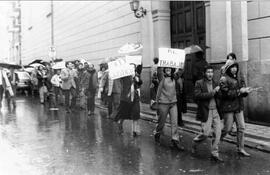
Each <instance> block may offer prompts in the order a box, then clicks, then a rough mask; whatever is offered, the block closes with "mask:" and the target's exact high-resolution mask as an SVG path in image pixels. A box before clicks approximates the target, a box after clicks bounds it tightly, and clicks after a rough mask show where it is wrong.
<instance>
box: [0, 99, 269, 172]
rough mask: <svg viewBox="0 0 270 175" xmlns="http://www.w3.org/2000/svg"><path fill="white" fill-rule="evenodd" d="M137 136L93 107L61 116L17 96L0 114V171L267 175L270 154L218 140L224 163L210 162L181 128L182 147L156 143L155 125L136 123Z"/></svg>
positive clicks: (204, 148)
mask: <svg viewBox="0 0 270 175" xmlns="http://www.w3.org/2000/svg"><path fill="white" fill-rule="evenodd" d="M141 129H142V134H141V136H139V137H137V138H133V136H132V134H131V132H130V130H131V125H130V122H126V123H125V125H124V134H123V135H119V134H118V130H117V125H116V124H115V123H114V122H113V121H112V120H110V119H107V114H106V111H103V110H99V109H96V115H95V116H91V117H88V116H87V113H86V112H85V111H82V110H81V111H79V110H78V111H77V112H73V113H71V114H66V113H65V111H63V109H60V110H59V111H49V109H48V106H47V105H41V104H39V102H38V100H37V99H32V98H30V97H20V98H18V99H17V108H16V109H15V110H14V109H8V108H7V107H6V105H3V107H2V109H1V113H0V136H1V137H0V150H1V156H0V175H10V174H11V175H12V174H16V175H17V174H18V175H21V174H27V175H30V174H33V175H39V174H42V175H43V174H45V175H47V174H48V175H51V174H52V175H53V174H59V175H63V174H65V175H73V174H74V175H137V174H146V175H174V174H213V175H216V174H222V175H225V174H229V175H233V174H235V175H236V174H237V175H241V174H242V175H247V174H251V175H259V174H270V156H269V155H270V154H269V153H264V152H260V151H257V150H252V149H248V148H247V151H248V152H250V153H251V155H252V157H251V158H239V157H238V156H237V154H236V148H235V145H233V144H231V143H227V142H222V143H221V146H220V150H221V151H220V152H221V157H222V158H223V159H224V160H225V163H220V164H217V163H214V162H211V161H210V160H209V156H210V151H209V148H208V147H209V145H210V142H209V141H208V142H206V143H204V144H202V145H201V146H199V147H198V152H197V153H196V154H195V155H192V154H191V151H190V144H191V139H192V137H194V134H191V133H187V132H182V135H183V145H184V147H185V151H183V152H178V151H177V150H172V149H170V147H169V146H170V144H169V138H168V137H162V139H161V142H162V144H161V146H159V145H156V144H155V143H154V140H153V135H152V131H153V129H154V124H153V123H151V122H147V121H142V122H141Z"/></svg>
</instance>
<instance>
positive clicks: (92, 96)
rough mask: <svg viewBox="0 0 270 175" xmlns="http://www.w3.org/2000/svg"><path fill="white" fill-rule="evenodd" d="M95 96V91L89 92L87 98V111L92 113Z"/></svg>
mask: <svg viewBox="0 0 270 175" xmlns="http://www.w3.org/2000/svg"><path fill="white" fill-rule="evenodd" d="M95 95H96V91H90V92H89V95H88V97H87V109H88V111H90V112H92V113H94V112H95Z"/></svg>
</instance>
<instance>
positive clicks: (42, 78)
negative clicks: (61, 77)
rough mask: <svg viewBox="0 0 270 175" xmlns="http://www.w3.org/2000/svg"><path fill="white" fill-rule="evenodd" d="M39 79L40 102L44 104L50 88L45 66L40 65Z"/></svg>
mask: <svg viewBox="0 0 270 175" xmlns="http://www.w3.org/2000/svg"><path fill="white" fill-rule="evenodd" d="M37 79H38V89H39V98H40V103H41V104H44V102H45V100H46V99H47V93H48V89H47V86H46V81H47V75H46V70H45V68H43V66H39V67H38V71H37Z"/></svg>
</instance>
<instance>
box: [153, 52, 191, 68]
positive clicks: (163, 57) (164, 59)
mask: <svg viewBox="0 0 270 175" xmlns="http://www.w3.org/2000/svg"><path fill="white" fill-rule="evenodd" d="M185 56H186V54H185V50H182V49H171V48H159V62H158V66H159V67H172V68H183V67H184V62H185Z"/></svg>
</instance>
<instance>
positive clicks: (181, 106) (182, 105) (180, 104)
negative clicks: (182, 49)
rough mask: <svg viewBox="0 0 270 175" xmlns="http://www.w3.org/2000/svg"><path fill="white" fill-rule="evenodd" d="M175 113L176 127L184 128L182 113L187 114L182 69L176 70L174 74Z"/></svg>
mask: <svg viewBox="0 0 270 175" xmlns="http://www.w3.org/2000/svg"><path fill="white" fill-rule="evenodd" d="M175 85H176V97H177V111H178V126H184V122H183V119H182V113H186V112H187V102H186V93H185V89H184V79H183V69H178V71H177V72H176V73H175Z"/></svg>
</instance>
